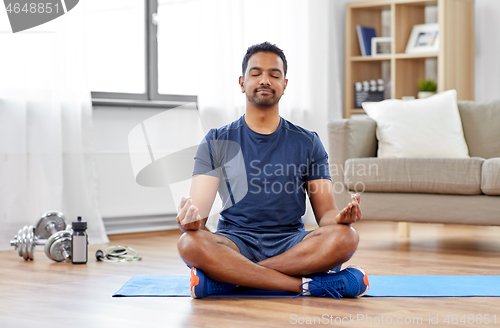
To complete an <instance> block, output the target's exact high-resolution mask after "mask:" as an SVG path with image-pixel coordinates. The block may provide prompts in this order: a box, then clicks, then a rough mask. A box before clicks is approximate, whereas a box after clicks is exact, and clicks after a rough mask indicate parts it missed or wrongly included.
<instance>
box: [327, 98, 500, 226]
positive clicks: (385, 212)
mask: <svg viewBox="0 0 500 328" xmlns="http://www.w3.org/2000/svg"><path fill="white" fill-rule="evenodd" d="M458 107H459V111H460V116H461V119H462V126H463V130H464V136H465V140H466V142H467V146H468V148H469V155H470V156H471V158H465V159H464V158H460V159H459V158H377V157H376V154H377V139H376V135H375V131H376V123H375V121H373V120H371V119H366V120H355V119H343V120H339V121H332V122H329V123H328V133H329V161H330V173H331V175H332V183H333V186H334V190H335V194H336V202H337V204H338V206H339V207H341V206H344V205H345V204H347V203H348V202H349V201H350V197H349V194H350V193H352V192H354V191H355V190H356V191H359V192H362V193H363V194H362V198H361V203H362V209H363V219H364V220H384V221H398V222H431V223H455V224H475V225H500V101H495V102H490V103H476V102H470V101H467V102H465V101H459V102H458Z"/></svg>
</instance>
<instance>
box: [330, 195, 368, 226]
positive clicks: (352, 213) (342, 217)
mask: <svg viewBox="0 0 500 328" xmlns="http://www.w3.org/2000/svg"><path fill="white" fill-rule="evenodd" d="M360 202H361V195H360V194H352V195H351V202H350V203H349V205H347V206H346V208H344V209H343V210H342V211H340V212H339V214H338V215H337V216H336V217H335V221H336V222H337V223H338V224H351V223H354V222H357V221H359V220H361V216H362V214H361V208H360V206H359V203H360Z"/></svg>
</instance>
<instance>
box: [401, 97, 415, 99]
mask: <svg viewBox="0 0 500 328" xmlns="http://www.w3.org/2000/svg"><path fill="white" fill-rule="evenodd" d="M401 100H415V96H403V97H401Z"/></svg>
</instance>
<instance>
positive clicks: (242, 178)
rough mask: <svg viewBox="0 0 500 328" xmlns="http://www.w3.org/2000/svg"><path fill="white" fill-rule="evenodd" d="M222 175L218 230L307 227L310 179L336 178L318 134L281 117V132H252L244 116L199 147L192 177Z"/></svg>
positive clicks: (209, 137) (283, 229) (213, 130)
mask: <svg viewBox="0 0 500 328" xmlns="http://www.w3.org/2000/svg"><path fill="white" fill-rule="evenodd" d="M197 174H206V175H211V176H216V177H219V178H220V182H219V189H218V191H219V194H220V196H221V199H222V203H223V208H222V209H221V211H220V214H221V217H220V219H219V224H218V230H227V229H228V230H251V231H256V232H287V231H297V230H304V223H303V221H302V216H303V215H304V213H305V210H306V190H305V181H308V180H316V179H331V178H330V174H329V169H328V155H327V153H326V151H325V148H324V147H323V144H322V143H321V141H320V139H319V137H318V135H317V134H316V133H315V132H311V131H308V130H306V129H303V128H301V127H299V126H296V125H294V124H292V123H290V122H289V121H287V120H285V119H283V118H281V120H280V124H279V126H278V128H277V129H276V131H274V132H273V133H271V134H260V133H257V132H255V131H253V130H251V129H250V128H249V127H248V125H247V124H246V122H245V119H244V116H242V117H241V118H240V119H238V120H237V121H234V122H233V123H231V124H228V125H226V126H224V127H221V128H219V129H212V130H210V132H209V133H208V134H207V135H206V136H205V138H204V140H203V141H202V143H201V144H200V146H199V147H198V151H197V153H196V157H195V166H194V172H193V175H197Z"/></svg>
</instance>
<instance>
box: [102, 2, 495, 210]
mask: <svg viewBox="0 0 500 328" xmlns="http://www.w3.org/2000/svg"><path fill="white" fill-rule="evenodd" d="M347 2H352V0H335V1H334V4H335V7H334V8H333V10H332V16H333V17H332V21H331V22H330V28H331V29H333V30H334V32H335V35H334V38H335V41H334V43H333V45H332V46H333V47H336V48H337V49H338V52H339V58H338V62H337V65H338V67H337V69H330V71H331V74H332V75H333V76H334V77H337V78H339V79H340V81H343V76H344V75H343V74H344V65H343V62H344V47H343V44H344V25H345V4H346V3H347ZM475 6H476V8H475V22H476V26H475V35H476V76H475V94H476V100H477V101H488V100H491V99H499V98H500V92H499V90H500V61H499V60H498V58H499V56H500V41H499V39H498V37H495V33H496V32H497V31H499V30H500V0H476V1H475ZM343 88H344V86H343V84H341V85H339V86H338V90H337V91H336V92H335V95H336V96H337V95H343V94H344V93H343ZM330 103H331V104H333V103H335V101H330ZM332 107H334V108H332V109H331V111H330V115H329V118H330V119H339V118H341V117H342V108H341V107H340V108H338V106H332ZM161 111H162V110H160V109H146V108H130V109H129V108H116V107H113V108H96V109H95V110H94V131H95V138H94V139H95V148H96V151H97V166H98V174H99V179H100V202H101V204H100V206H101V211H102V213H103V216H104V217H106V216H126V215H141V214H142V215H154V214H166V213H174V212H175V205H174V204H173V202H172V197H171V195H170V192H169V191H168V190H167V189H166V188H146V187H141V186H138V185H137V184H135V181H134V180H133V174H132V169H131V166H130V160H129V159H128V153H127V151H128V145H127V137H128V133H129V132H130V130H131V129H132V128H133V127H134V126H136V125H137V124H139V123H141V122H142V121H144V120H145V119H147V118H149V117H151V116H154V115H155V114H158V113H160V112H161ZM179 119H182V118H179ZM228 123H229V122H228ZM325 124H326V122H325Z"/></svg>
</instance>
